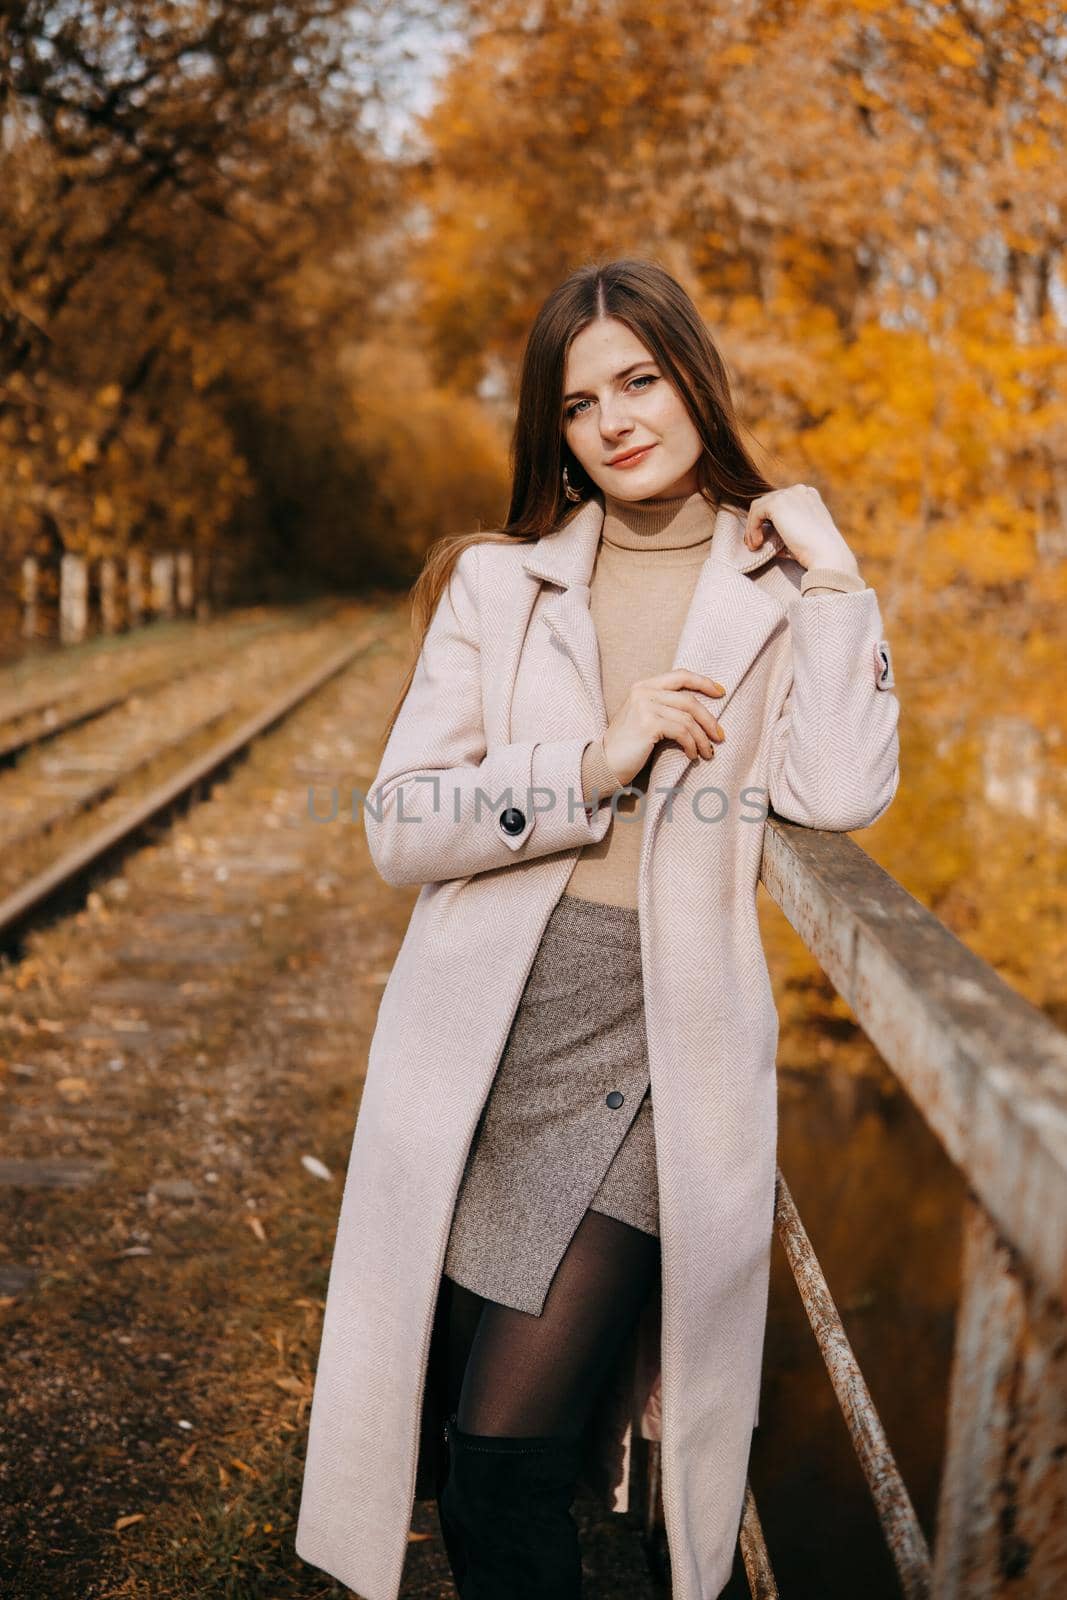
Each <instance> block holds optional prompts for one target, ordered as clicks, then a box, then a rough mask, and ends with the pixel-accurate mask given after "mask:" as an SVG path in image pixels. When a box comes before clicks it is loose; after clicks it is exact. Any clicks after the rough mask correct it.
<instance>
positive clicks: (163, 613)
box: [149, 551, 174, 618]
mask: <svg viewBox="0 0 1067 1600" xmlns="http://www.w3.org/2000/svg"><path fill="white" fill-rule="evenodd" d="M149 573H150V578H149V582H150V584H151V588H152V611H153V614H154V615H155V616H157V617H167V618H170V617H173V615H174V557H173V556H172V555H171V554H170V552H169V551H161V552H160V553H159V554H158V555H154V556H153V557H152V559H151V563H150V566H149Z"/></svg>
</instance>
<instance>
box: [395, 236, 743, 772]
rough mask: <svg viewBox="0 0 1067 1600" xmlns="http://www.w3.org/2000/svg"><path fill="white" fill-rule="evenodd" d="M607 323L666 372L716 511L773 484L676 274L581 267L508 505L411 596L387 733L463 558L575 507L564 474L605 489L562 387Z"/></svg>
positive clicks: (546, 342) (555, 310)
mask: <svg viewBox="0 0 1067 1600" xmlns="http://www.w3.org/2000/svg"><path fill="white" fill-rule="evenodd" d="M601 317H616V318H618V320H619V321H620V322H624V323H625V324H626V326H627V327H628V328H629V329H630V331H631V332H632V333H633V334H635V335H636V337H637V338H638V339H640V340H641V342H642V343H643V344H644V345H645V347H646V348H647V349H648V350H650V351H651V352H652V355H653V356H654V357H655V359H656V361H657V362H658V363H659V365H660V367H661V368H662V369H663V371H664V372H665V373H667V374H668V375H669V377H670V379H671V382H672V383H673V384H674V386H675V388H676V389H677V390H678V393H679V394H680V395H681V397H682V400H683V402H684V403H685V406H686V409H687V410H688V412H689V415H690V417H691V418H692V421H693V425H694V427H695V428H696V430H697V432H698V433H699V434H700V437H701V439H702V441H703V444H704V453H703V455H702V456H701V457H700V459H699V461H698V463H697V479H698V484H699V490H700V493H701V494H703V495H704V497H705V499H707V500H708V501H709V502H711V503H712V504H713V505H715V504H719V503H721V502H722V501H728V502H729V503H730V504H731V505H735V506H739V507H741V508H743V509H744V510H746V511H747V510H748V507H749V506H750V504H751V503H752V501H753V500H754V499H755V498H756V496H757V495H760V494H766V493H767V492H768V491H769V490H770V489H772V488H773V487H774V486H773V484H771V483H769V482H768V481H767V479H766V478H764V476H763V475H762V473H761V472H760V471H759V470H758V468H757V467H756V465H755V463H754V462H753V460H752V458H751V456H750V455H749V453H748V451H747V449H746V448H745V445H744V443H743V442H742V439H741V425H740V423H739V421H738V419H737V415H736V413H735V410H734V404H733V400H732V398H731V395H730V383H729V379H728V377H727V373H726V366H725V363H724V362H723V359H722V357H721V356H720V354H719V352H718V350H717V349H716V346H715V343H714V340H713V339H712V337H711V335H710V333H709V332H708V330H707V328H706V327H705V326H704V323H703V321H702V320H701V317H700V313H699V312H698V311H697V308H696V306H695V305H694V304H693V302H692V300H691V299H690V297H689V295H688V294H687V293H686V291H685V290H684V289H683V288H682V286H681V284H680V283H679V282H678V281H677V279H676V278H673V277H672V276H671V274H670V273H669V272H667V271H666V269H665V268H663V267H661V266H659V265H658V264H657V263H656V262H655V261H644V260H640V259H637V258H631V257H623V258H621V259H619V260H615V261H607V262H596V261H594V262H591V263H589V264H587V265H586V266H582V267H578V268H577V270H576V271H574V272H572V273H571V274H570V276H569V277H568V278H565V279H564V281H563V282H562V283H561V284H560V285H559V286H558V288H556V289H553V291H552V293H551V294H550V295H549V296H548V298H547V299H546V300H545V302H544V303H543V305H542V306H541V309H540V310H539V311H538V313H537V316H536V318H535V319H534V322H533V326H532V327H531V329H530V333H529V337H528V339H527V341H526V350H525V352H524V355H523V361H522V374H521V377H520V380H519V402H518V413H517V416H516V418H515V427H514V431H513V434H512V439H511V449H510V455H509V459H510V461H511V474H512V482H511V504H510V505H509V507H508V514H507V518H506V520H505V522H504V525H503V527H502V528H500V529H493V530H490V531H488V532H485V531H481V530H480V531H479V532H477V533H463V534H453V535H451V536H449V537H448V538H446V539H438V540H437V541H436V543H435V544H434V545H433V546H432V547H431V549H430V551H429V553H428V555H427V557H426V564H425V566H424V567H423V569H422V571H421V572H420V574H419V576H418V578H417V579H416V581H415V584H414V586H413V588H412V590H411V602H412V626H413V632H414V637H415V653H414V658H413V660H412V663H411V666H410V668H409V669H408V674H407V677H406V679H405V680H404V684H403V687H402V689H401V691H400V694H399V696H398V698H397V701H396V704H395V705H394V707H393V710H392V712H391V714H390V717H389V721H388V723H387V724H386V728H385V733H384V734H383V737H382V744H383V746H384V744H385V741H386V740H387V739H388V737H389V733H390V731H391V729H392V726H393V723H394V722H395V721H396V718H397V714H398V712H399V711H400V707H401V706H402V705H403V703H404V697H405V696H406V694H407V692H408V689H409V688H410V686H411V680H412V677H413V676H414V672H415V666H416V664H417V662H418V655H419V651H420V650H421V649H422V644H423V640H424V639H425V637H426V630H427V629H428V627H429V625H430V621H431V619H432V617H433V614H434V611H435V610H436V608H437V604H438V601H439V600H440V598H441V595H442V594H443V593H444V590H445V588H446V586H447V584H448V581H449V578H450V577H451V575H452V570H453V568H454V567H455V564H456V561H457V560H458V558H459V555H460V552H461V551H462V550H464V549H466V547H467V545H469V544H477V543H479V542H484V543H494V544H502V543H505V542H508V541H515V542H519V543H535V542H536V541H537V540H538V539H543V538H546V537H548V536H550V535H551V534H552V533H553V532H554V531H555V530H556V529H557V528H559V527H561V526H562V525H563V523H564V522H565V521H566V520H567V514H568V513H570V512H572V511H577V510H578V507H577V506H576V505H573V504H572V503H571V502H570V501H568V500H567V499H566V497H565V495H564V492H563V481H562V480H563V468H564V467H566V468H567V477H568V480H569V482H570V484H571V487H572V488H574V489H576V490H578V491H579V493H580V494H581V496H582V500H583V501H585V500H586V499H588V498H590V497H591V496H593V495H595V494H596V493H597V492H598V488H597V485H596V484H595V483H594V482H593V480H592V479H591V478H590V477H588V475H587V474H586V473H585V472H584V470H583V469H582V467H581V465H580V464H579V462H578V460H577V458H576V457H575V456H574V454H573V452H572V451H571V450H570V448H569V447H568V445H567V444H566V441H565V440H564V437H563V425H564V414H563V383H564V371H565V367H566V361H567V352H568V350H569V349H570V345H571V341H572V340H573V339H574V338H575V337H576V335H577V334H579V333H580V332H581V331H582V329H583V328H586V327H588V326H589V324H590V323H591V322H595V321H597V319H598V318H601Z"/></svg>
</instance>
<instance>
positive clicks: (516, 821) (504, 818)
mask: <svg viewBox="0 0 1067 1600" xmlns="http://www.w3.org/2000/svg"><path fill="white" fill-rule="evenodd" d="M500 826H501V827H502V828H503V830H504V832H505V833H511V834H515V833H521V832H522V830H523V828H525V826H526V813H525V811H520V810H519V808H518V807H517V806H509V807H508V808H507V810H506V811H502V812H501V813H500Z"/></svg>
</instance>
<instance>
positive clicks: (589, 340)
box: [563, 317, 704, 500]
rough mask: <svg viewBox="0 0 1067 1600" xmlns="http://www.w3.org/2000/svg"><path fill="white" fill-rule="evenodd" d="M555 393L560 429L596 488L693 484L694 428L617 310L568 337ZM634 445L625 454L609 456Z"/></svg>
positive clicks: (682, 490)
mask: <svg viewBox="0 0 1067 1600" xmlns="http://www.w3.org/2000/svg"><path fill="white" fill-rule="evenodd" d="M563 395H564V400H563V437H564V439H565V441H566V443H567V444H568V445H569V446H570V448H571V450H572V451H573V452H574V455H575V457H576V459H577V460H578V461H579V462H580V463H581V465H582V466H583V467H584V468H585V470H586V472H587V473H588V474H589V476H590V478H591V479H592V480H593V482H594V483H595V484H596V485H597V487H598V488H599V489H603V490H605V492H606V493H608V494H613V495H614V496H615V497H616V499H618V500H646V499H648V498H649V497H650V496H652V495H655V496H657V497H665V496H671V495H681V494H692V493H694V491H695V490H696V489H697V487H698V483H697V471H696V464H697V462H698V461H699V460H700V456H701V454H702V452H703V449H704V446H703V444H702V442H701V439H700V435H699V434H698V433H697V431H696V428H695V427H694V426H693V423H692V421H691V420H690V417H689V413H688V411H687V410H686V408H685V406H684V404H683V402H682V398H681V396H680V395H679V393H678V391H677V389H675V388H674V386H673V385H672V383H671V381H670V379H669V378H668V377H667V376H666V375H665V374H664V373H663V372H662V371H661V369H660V367H659V364H658V363H657V362H656V361H655V360H654V358H653V356H652V355H651V353H650V352H649V350H648V348H647V347H646V346H645V345H643V344H642V343H641V341H640V339H639V338H638V337H637V335H636V334H635V333H633V332H632V331H631V330H630V329H629V328H628V327H627V326H626V324H625V323H624V322H620V321H619V320H618V318H617V317H601V318H600V319H599V320H598V321H596V322H591V323H590V324H589V326H588V327H586V328H583V329H582V331H581V333H579V334H578V335H577V336H576V337H575V338H574V340H573V341H572V343H571V346H570V349H569V350H568V352H567V363H566V368H565V371H564V376H563ZM639 449H643V451H644V453H643V454H642V455H638V456H636V457H635V459H634V460H633V461H632V462H629V463H627V462H625V461H621V460H618V459H617V458H619V457H622V456H626V455H629V454H631V452H634V451H637V450H639Z"/></svg>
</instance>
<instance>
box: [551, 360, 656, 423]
mask: <svg viewBox="0 0 1067 1600" xmlns="http://www.w3.org/2000/svg"><path fill="white" fill-rule="evenodd" d="M658 382H659V374H658V373H656V372H639V373H638V374H637V377H636V378H631V379H630V383H628V384H627V385H626V387H627V388H629V387H630V384H634V383H658ZM640 392H642V393H643V391H640ZM588 403H589V402H588V401H587V400H576V401H575V402H574V404H573V405H571V406H568V407H567V421H568V422H570V421H571V420H572V419H573V418H574V417H577V416H580V415H581V411H580V408H581V407H582V406H584V405H588Z"/></svg>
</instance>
